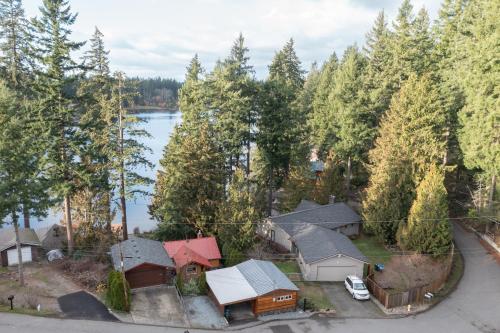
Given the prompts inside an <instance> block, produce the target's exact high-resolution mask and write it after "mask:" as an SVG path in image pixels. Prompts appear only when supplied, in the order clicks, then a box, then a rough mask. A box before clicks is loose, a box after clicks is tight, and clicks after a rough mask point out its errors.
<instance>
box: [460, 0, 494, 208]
mask: <svg viewBox="0 0 500 333" xmlns="http://www.w3.org/2000/svg"><path fill="white" fill-rule="evenodd" d="M499 10H500V4H499V3H498V1H491V0H476V1H470V2H469V3H468V5H467V7H466V8H465V11H464V17H463V23H462V24H461V26H460V36H459V38H460V39H459V42H460V49H459V54H460V55H459V56H460V58H461V61H460V64H459V69H458V73H459V77H460V79H461V80H460V81H461V82H462V87H463V90H464V94H465V105H464V107H463V108H462V109H461V110H460V113H459V123H460V129H459V131H458V138H459V142H460V148H461V149H462V152H463V159H464V163H465V166H466V167H467V168H469V169H479V170H481V172H482V173H483V174H484V175H485V176H486V177H488V178H489V179H490V185H489V199H488V208H489V209H493V208H494V201H495V194H496V192H497V184H496V183H497V179H496V178H497V176H498V173H499V165H500V135H499V125H498V124H499V119H500V106H499V100H500V98H499V95H500V85H499V84H498V83H499V80H498V78H499V73H500V63H499V61H498V54H499V52H500V44H499V43H498V32H499V31H500V29H499V28H500V27H499V24H500V22H499V20H498V12H499Z"/></svg>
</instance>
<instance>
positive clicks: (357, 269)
mask: <svg viewBox="0 0 500 333" xmlns="http://www.w3.org/2000/svg"><path fill="white" fill-rule="evenodd" d="M293 242H294V244H295V245H296V246H297V248H298V250H299V251H298V252H299V266H300V269H301V271H302V275H303V277H304V280H306V281H344V279H345V278H346V277H347V276H348V275H356V276H359V277H361V278H362V277H363V272H364V268H365V265H368V264H369V261H368V259H367V258H366V257H365V256H364V255H363V254H362V253H361V252H360V251H359V250H358V248H357V247H356V245H354V244H353V243H352V242H351V240H350V239H349V238H348V237H347V236H345V235H343V234H341V233H339V232H337V231H333V230H329V229H326V228H322V227H319V226H315V225H308V226H306V227H304V228H303V229H302V230H301V231H300V232H299V233H297V234H296V235H295V236H294V238H293Z"/></svg>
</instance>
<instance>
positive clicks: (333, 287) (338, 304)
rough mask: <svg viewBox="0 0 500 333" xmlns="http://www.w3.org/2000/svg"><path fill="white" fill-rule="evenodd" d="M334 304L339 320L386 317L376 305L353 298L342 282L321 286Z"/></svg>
mask: <svg viewBox="0 0 500 333" xmlns="http://www.w3.org/2000/svg"><path fill="white" fill-rule="evenodd" d="M321 286H322V288H323V290H324V291H325V293H326V295H327V296H328V298H329V299H330V302H332V304H333V306H334V308H335V310H336V311H337V317H339V318H383V317H384V316H385V315H384V313H383V312H382V310H380V309H379V307H378V306H377V305H375V303H373V302H372V301H371V300H370V301H358V300H355V299H353V298H352V296H351V294H349V292H348V291H347V290H346V289H345V287H344V284H343V283H342V282H335V283H324V284H322V285H321Z"/></svg>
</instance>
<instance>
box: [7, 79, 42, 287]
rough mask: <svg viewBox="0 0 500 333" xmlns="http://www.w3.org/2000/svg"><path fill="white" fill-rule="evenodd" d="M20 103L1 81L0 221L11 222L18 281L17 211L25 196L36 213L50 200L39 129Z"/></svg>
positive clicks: (40, 211)
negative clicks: (44, 172)
mask: <svg viewBox="0 0 500 333" xmlns="http://www.w3.org/2000/svg"><path fill="white" fill-rule="evenodd" d="M23 103H24V102H19V100H18V96H17V95H16V94H14V93H13V92H11V91H10V90H9V89H8V88H7V87H6V84H5V83H3V82H0V128H1V129H2V130H1V131H0V221H3V219H4V217H6V216H10V220H11V223H12V224H13V226H14V230H15V234H16V247H17V251H18V258H19V265H18V269H19V282H20V284H21V285H23V284H24V278H23V265H22V258H21V244H20V240H19V223H18V218H19V214H20V213H22V212H23V210H24V206H25V203H26V200H29V202H30V208H31V211H32V213H33V215H34V216H37V217H42V216H44V215H45V213H46V211H47V209H48V207H49V205H50V203H51V202H50V200H49V196H48V193H47V181H46V179H45V178H44V176H43V174H42V172H41V170H42V166H41V165H40V163H41V161H42V155H43V151H41V150H39V149H38V145H37V141H38V140H39V134H40V131H39V130H40V129H39V127H38V126H36V125H37V124H36V123H34V124H33V123H32V122H31V121H32V119H31V114H32V112H33V111H31V110H30V109H29V108H30V107H31V106H30V105H23ZM19 106H21V107H19ZM34 170H36V171H37V172H34Z"/></svg>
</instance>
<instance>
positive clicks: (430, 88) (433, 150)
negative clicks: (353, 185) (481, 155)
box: [363, 75, 446, 244]
mask: <svg viewBox="0 0 500 333" xmlns="http://www.w3.org/2000/svg"><path fill="white" fill-rule="evenodd" d="M445 120H446V111H445V110H444V109H443V108H442V105H441V104H440V99H439V95H438V91H437V89H436V87H435V86H434V85H433V84H432V80H431V79H430V78H429V77H428V76H423V77H421V78H417V76H415V75H410V77H409V79H408V80H407V82H406V83H405V84H404V85H403V87H402V88H401V90H400V91H399V93H398V94H397V95H396V96H395V97H394V98H393V99H392V102H391V107H390V110H389V111H388V112H387V113H386V114H385V115H384V116H383V117H382V122H381V125H380V129H379V137H378V138H377V140H376V142H375V147H374V148H373V149H372V150H371V151H370V154H369V157H370V180H369V184H368V188H367V189H366V193H365V199H364V201H363V215H364V218H365V221H366V226H367V228H368V229H370V230H372V231H373V232H375V233H376V234H377V235H378V236H379V237H380V238H381V239H383V240H384V241H385V242H387V243H390V244H392V243H394V242H395V240H396V239H395V237H396V232H397V229H398V226H399V222H400V221H401V220H403V219H405V218H406V217H407V216H408V212H409V210H410V207H411V203H412V201H413V199H414V195H415V188H416V186H417V185H418V184H419V183H420V181H421V179H422V178H423V177H424V175H425V173H426V172H427V170H428V168H429V165H431V164H434V163H436V162H438V161H439V160H440V159H441V158H442V156H443V151H444V147H445V142H444V137H443V131H444V128H445V124H446V122H445Z"/></svg>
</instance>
